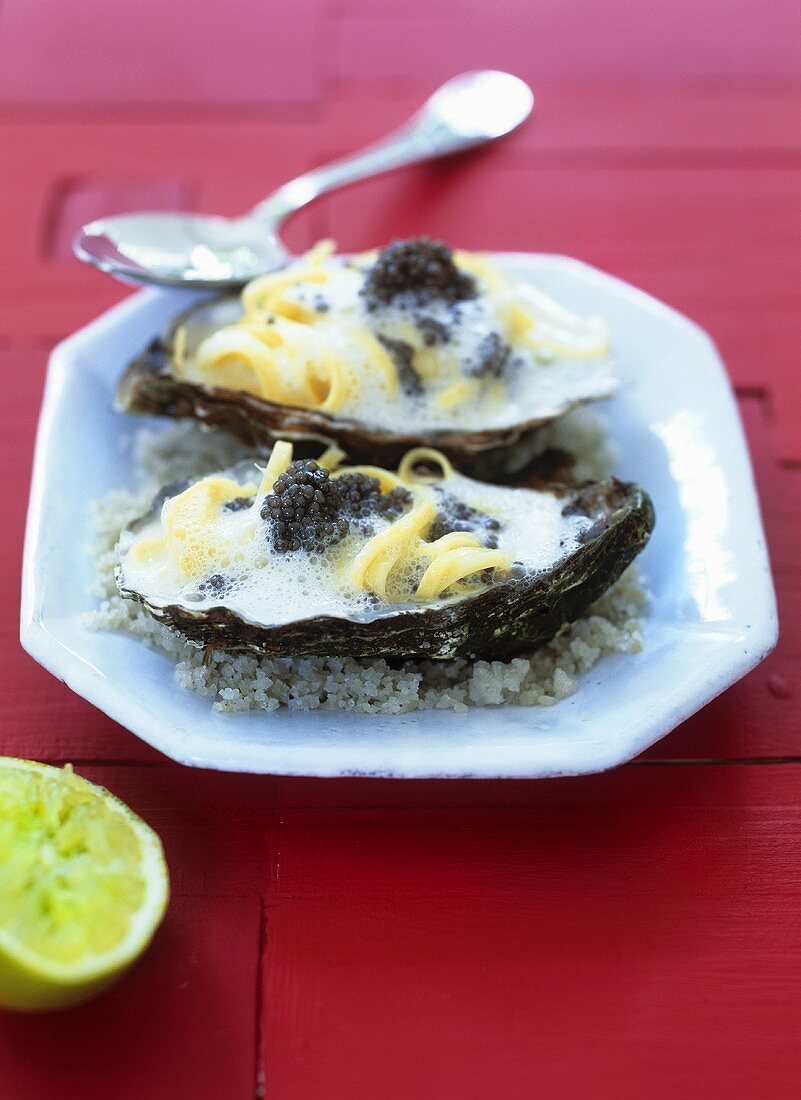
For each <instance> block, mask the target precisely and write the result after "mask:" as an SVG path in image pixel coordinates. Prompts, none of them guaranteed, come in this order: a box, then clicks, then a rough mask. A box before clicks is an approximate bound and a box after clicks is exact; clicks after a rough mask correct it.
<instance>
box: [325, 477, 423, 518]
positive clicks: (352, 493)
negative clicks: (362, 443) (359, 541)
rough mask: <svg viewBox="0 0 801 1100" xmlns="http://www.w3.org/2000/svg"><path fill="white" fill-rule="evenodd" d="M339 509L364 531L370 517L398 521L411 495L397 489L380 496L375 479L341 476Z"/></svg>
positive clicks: (339, 479) (338, 480)
mask: <svg viewBox="0 0 801 1100" xmlns="http://www.w3.org/2000/svg"><path fill="white" fill-rule="evenodd" d="M336 485H337V487H338V489H339V494H340V499H341V501H342V509H343V511H344V512H345V513H346V514H347V515H348V517H349V518H350V519H351V520H352V521H353V522H354V523H355V524H356V525H357V526H358V527H361V528H364V527H366V526H367V525H368V524H369V522H370V519H371V518H372V517H373V516H376V515H378V516H383V517H384V518H385V519H390V520H392V519H397V517H398V516H399V515H400V514H401V512H404V511H405V510H406V509H407V508H408V507H409V505H410V504H411V503H412V494H411V493H410V492H409V490H408V489H404V488H403V487H402V486H400V485H398V486H397V487H396V488H394V489H390V491H389V492H388V493H382V492H381V484H380V482H379V480H378V478H377V477H370V475H369V474H360V473H356V474H340V476H339V477H338V478H337V479H336Z"/></svg>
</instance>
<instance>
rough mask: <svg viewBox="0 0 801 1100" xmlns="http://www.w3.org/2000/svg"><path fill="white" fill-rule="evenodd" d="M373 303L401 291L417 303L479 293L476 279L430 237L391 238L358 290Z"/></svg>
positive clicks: (456, 299) (386, 300) (390, 298)
mask: <svg viewBox="0 0 801 1100" xmlns="http://www.w3.org/2000/svg"><path fill="white" fill-rule="evenodd" d="M361 293H362V294H363V296H364V298H365V299H366V300H367V302H368V303H373V305H374V306H378V305H379V304H383V305H388V304H389V303H390V302H392V301H393V300H395V299H396V298H398V297H399V296H401V295H403V296H404V297H407V298H410V299H412V300H413V301H414V302H415V303H416V304H417V305H421V306H422V305H427V304H428V303H429V302H431V301H432V300H434V299H438V300H439V301H444V302H449V303H454V302H463V301H467V300H468V299H470V298H475V297H476V296H477V295H478V287H477V285H476V281H475V279H474V278H473V277H472V276H471V275H468V274H467V273H466V272H463V271H460V270H459V268H458V267H457V266H456V264H455V262H454V259H453V252H452V250H451V249H450V248H448V247H447V246H446V245H444V244H441V243H440V242H439V241H432V240H431V239H430V238H429V237H418V238H417V239H415V240H408V241H394V242H393V243H392V244H391V245H389V246H388V247H387V248H385V249H383V250H382V251H381V252H380V253H379V255H378V259H377V260H376V262H375V263H374V264H373V266H372V267H371V268H370V270H369V271H368V273H367V276H366V278H365V281H364V287H363V289H362V292H361Z"/></svg>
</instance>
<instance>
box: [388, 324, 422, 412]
mask: <svg viewBox="0 0 801 1100" xmlns="http://www.w3.org/2000/svg"><path fill="white" fill-rule="evenodd" d="M378 341H379V343H380V344H382V345H383V346H384V348H385V349H386V351H387V353H388V354H389V357H390V359H391V360H392V362H393V363H394V364H395V370H396V371H397V374H398V381H399V382H400V384H401V389H402V390H403V392H404V393H408V394H409V395H410V396H412V397H414V396H416V395H417V394H420V393H422V392H423V383H422V382H421V380H420V375H419V374H418V373H417V371H416V370H415V369H414V364H413V363H412V359H413V358H414V348H413V347H412V345H411V344H407V343H406V341H405V340H393V339H392V338H391V337H390V336H381V335H380V334H378Z"/></svg>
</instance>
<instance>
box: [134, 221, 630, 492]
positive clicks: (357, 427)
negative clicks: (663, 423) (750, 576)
mask: <svg viewBox="0 0 801 1100" xmlns="http://www.w3.org/2000/svg"><path fill="white" fill-rule="evenodd" d="M423 243H424V244H425V243H426V242H423ZM412 244H416V245H417V246H419V245H420V242H407V245H412ZM427 246H431V247H434V246H433V245H432V243H431V242H428V243H427ZM392 247H397V246H391V247H390V249H386V250H385V251H384V252H383V253H381V254H380V257H379V261H375V259H374V257H372V258H371V257H368V258H363V259H361V260H358V259H357V260H355V261H351V262H348V263H345V262H343V261H335V260H333V259H330V258H325V260H324V261H323V263H322V265H320V264H319V263H318V266H317V267H316V268H314V273H315V277H316V278H317V277H319V278H320V279H325V280H327V281H326V282H322V283H320V284H319V287H318V289H315V286H317V285H318V284H313V283H309V282H308V281H307V282H303V279H304V278H307V277H308V274H309V272H308V269H306V268H302V267H301V266H300V265H296V266H297V270H298V272H299V274H298V280H299V281H298V282H297V284H296V285H290V286H289V289H288V290H287V289H286V287H285V286H284V285H283V283H282V287H283V289H282V294H283V297H282V298H280V300H276V299H275V296H273V298H270V299H268V300H267V305H269V307H270V309H275V310H278V311H279V312H278V313H277V314H270V313H269V311H267V306H265V309H264V310H261V311H259V310H258V309H255V307H253V309H255V312H254V311H251V312H250V313H249V314H248V315H247V316H248V317H251V318H253V317H259V318H261V321H262V333H264V332H266V331H267V330H266V329H265V326H264V322H265V320H266V323H268V324H270V325H272V328H271V329H270V330H269V333H268V335H269V334H270V333H276V332H278V331H279V329H280V328H281V326H282V325H283V326H285V328H286V327H289V328H292V329H293V332H295V333H296V331H297V329H298V323H297V317H303V318H305V320H304V321H303V324H304V325H308V327H309V330H310V332H311V329H312V327H313V329H314V339H311V341H310V342H307V344H304V345H303V350H302V352H299V353H297V354H296V355H295V362H297V359H298V355H301V357H302V358H303V361H304V363H307V362H310V361H316V362H317V363H324V362H325V360H326V356H328V355H333V354H334V353H336V355H337V356H338V357H339V358H344V360H345V361H346V362H348V360H349V357H350V360H351V361H352V360H353V356H354V355H356V356H357V357H358V355H360V354H361V355H366V357H367V359H368V360H369V359H372V362H373V363H375V362H376V361H378V360H380V361H381V362H383V363H385V366H386V365H388V369H389V370H391V371H392V372H393V374H394V375H395V377H396V381H394V382H393V385H394V386H395V389H394V390H393V391H392V392H391V393H390V392H388V391H387V392H385V391H384V390H382V389H381V386H380V385H378V387H377V388H376V386H375V385H374V386H373V388H372V389H371V388H370V385H365V386H364V388H363V389H362V390H361V391H359V390H358V387H357V388H356V391H355V392H357V394H358V396H354V397H353V398H352V399H348V400H345V401H344V403H340V404H339V406H338V407H337V408H331V407H329V406H330V405H331V402H329V401H325V402H323V407H320V405H319V403H318V405H317V407H312V406H314V404H315V403H314V401H311V402H309V401H308V400H306V399H305V398H304V397H303V396H294V397H293V396H292V394H291V393H289V391H287V392H288V393H289V395H288V396H286V397H285V399H282V400H277V399H275V397H274V396H273V397H271V398H268V397H266V396H265V395H264V389H263V388H262V390H261V391H260V392H259V393H257V392H255V390H256V388H257V387H255V386H254V387H251V391H250V392H249V391H248V388H247V386H245V387H244V388H243V387H242V386H241V385H232V384H231V377H232V375H231V372H230V371H229V372H228V374H227V375H226V374H225V372H223V373H222V374H220V373H219V372H218V373H216V374H212V376H211V377H212V378H213V380H214V381H213V384H212V381H210V377H209V374H208V373H206V374H203V373H202V372H199V371H198V370H197V369H195V366H194V364H195V361H196V357H197V352H198V349H201V348H206V347H208V343H209V338H210V337H212V338H213V339H214V338H218V337H219V336H220V330H225V331H226V332H230V331H231V329H230V326H232V325H236V323H237V322H238V320H239V319H240V318H241V317H242V308H243V307H242V306H241V304H240V300H239V299H237V298H234V297H222V298H217V299H213V300H206V301H204V302H201V303H200V304H197V305H195V306H193V307H192V308H191V309H189V310H187V311H186V312H185V313H183V314H181V316H179V317H177V318H176V319H175V320H174V321H173V322H172V324H171V325H169V326H168V328H167V330H166V331H165V332H164V333H163V334H162V335H161V336H159V337H157V338H156V339H154V340H153V341H152V342H151V343H150V344H149V345H148V347H147V348H146V349H145V350H144V352H143V353H142V354H141V355H140V356H138V357H137V358H136V359H135V360H134V361H133V362H132V363H131V364H130V365H129V366H128V368H127V370H126V372H125V374H124V375H123V377H122V379H121V381H120V384H119V387H118V391H117V407H118V408H119V409H121V410H122V411H125V412H134V413H146V414H154V415H160V416H172V417H195V418H196V419H198V420H199V421H201V422H202V423H203V424H205V425H207V426H209V427H215V428H221V429H223V430H225V431H227V432H229V433H231V434H233V435H235V436H237V437H238V438H239V439H241V440H243V441H244V442H245V443H247V444H250V445H254V446H257V447H260V448H261V447H269V446H270V445H271V444H272V443H273V442H274V441H275V440H276V439H277V438H284V439H292V440H295V441H296V442H301V441H305V442H306V444H307V445H310V446H307V451H306V453H309V454H313V453H315V446H316V447H317V449H318V450H319V447H320V446H321V445H322V446H326V445H328V444H330V443H337V444H338V445H339V446H341V447H342V448H343V449H344V450H345V451H346V452H347V454H349V455H350V456H351V457H352V458H353V459H354V460H356V461H371V462H378V463H381V464H382V465H388V466H391V465H395V464H396V463H397V462H398V461H399V460H400V458H401V457H402V456H403V454H404V453H405V452H406V451H407V450H409V449H410V448H413V447H418V446H431V447H436V448H437V449H439V450H441V451H442V452H443V453H444V454H446V455H447V456H448V457H449V458H450V459H451V460H452V461H453V462H454V463H455V464H456V465H457V466H458V467H459V468H460V469H461V470H463V471H464V472H466V473H475V474H476V475H477V476H481V477H483V478H489V479H497V478H502V477H503V476H505V475H507V474H510V473H514V472H516V471H519V470H520V469H522V468H524V467H525V466H526V464H527V463H528V462H529V460H530V459H531V458H532V457H533V456H534V455H535V454H536V453H537V452H538V450H539V447H540V444H539V439H538V435H539V429H540V428H541V427H542V426H543V425H544V424H547V423H549V422H550V421H552V420H554V419H556V418H558V417H560V416H562V415H564V414H565V413H567V412H569V411H570V410H571V409H573V408H575V407H576V406H577V405H580V404H583V403H585V402H588V401H593V400H597V399H600V398H603V397H607V396H609V395H610V394H611V393H612V392H614V389H615V388H616V380H615V378H614V371H613V364H612V360H611V357H610V356H609V355H608V353H607V351H606V350H605V347H606V345H605V340H606V335H605V328H604V326H603V323H602V322H599V321H592V320H590V321H582V320H581V319H579V318H576V317H573V316H572V315H570V314H569V313H567V311H564V310H562V309H561V307H558V306H557V305H556V304H555V303H551V302H550V301H549V300H548V299H546V298H545V297H544V296H543V295H541V294H539V292H538V291H536V290H534V288H532V287H529V286H528V285H527V284H523V283H520V282H514V281H511V280H506V281H505V282H500V283H499V286H500V289H494V285H495V284H494V283H492V280H496V281H497V280H501V279H502V276H501V275H500V273H499V272H498V271H497V270H495V269H494V268H491V267H490V265H489V264H488V263H486V262H485V261H480V262H479V260H478V259H477V258H476V257H471V256H470V255H469V254H455V257H456V260H458V261H459V263H461V264H462V265H463V268H464V270H462V269H460V274H459V278H460V279H462V281H463V283H467V284H468V289H467V290H465V287H464V285H462V287H461V294H462V298H461V299H459V300H456V301H453V300H449V299H447V297H442V296H440V297H438V296H437V295H438V294H439V295H443V294H444V291H442V289H441V288H440V289H436V290H434V291H430V293H429V292H427V293H428V297H425V296H424V295H422V292H420V291H419V290H416V291H412V290H407V291H403V290H401V291H398V292H396V293H395V297H394V298H393V297H392V296H391V294H390V295H386V294H385V296H384V298H381V299H378V298H370V297H369V295H368V296H366V295H365V291H366V289H369V285H370V284H369V278H370V275H371V272H374V271H375V270H376V268H377V267H378V266H379V263H380V261H381V258H382V257H385V256H386V255H387V254H388V253H390V252H391V248H392ZM437 247H438V248H440V249H441V248H442V246H437ZM446 252H447V254H448V255H451V254H450V252H449V251H447V250H446ZM482 265H483V266H482ZM485 268H486V269H487V272H488V273H487V275H486V277H484V276H483V275H481V274H480V273H481V272H483V271H484V269H485ZM396 269H397V265H396V268H395V269H393V270H396ZM472 270H475V271H477V272H479V274H478V275H476V277H475V279H474V278H473V276H472V275H471V274H469V273H470V271H472ZM291 271H292V269H290V275H291ZM413 274H414V272H413ZM267 278H270V277H267ZM482 280H483V281H482ZM471 281H472V284H473V286H474V288H475V290H474V292H473V293H472V296H470V291H469V284H470V282H471ZM258 282H259V280H256V283H258ZM253 288H254V284H251V287H250V288H246V290H245V294H244V295H243V301H250V302H251V303H252V302H253V301H257V302H258V297H257V293H258V291H257V289H256V290H254V289H253ZM248 293H250V298H249V299H248V298H246V297H245V295H247V294H248ZM465 294H467V295H468V296H467V298H465V297H464V295H465ZM323 295H326V297H325V298H324V297H323ZM452 297H453V295H452ZM385 299H386V300H385ZM521 303H522V304H521ZM282 309H283V310H284V313H283V314H282V313H281V312H280V311H281V310H282ZM516 310H517V312H515V311H516ZM296 315H297V316H296ZM521 317H522V318H523V320H522V321H521ZM532 317H533V318H535V319H536V320H535V322H534V323H533V327H532V325H531V324H530V322H531V320H532ZM293 326H294V328H293ZM337 326H340V328H339V329H338V328H337ZM526 326H529V328H531V331H535V330H536V332H537V333H540V332H542V336H539V335H538V336H537V337H536V339H535V337H533V336H529V335H526V332H527V331H528V330H527V328H526ZM571 326H572V328H571ZM518 330H519V332H520V334H519V335H518V336H517V337H515V336H513V335H510V333H511V332H518ZM560 332H562V333H564V332H566V333H568V336H567V337H566V339H568V342H569V341H570V340H574V341H576V343H575V346H574V347H573V349H572V351H570V354H566V353H563V350H564V349H563V350H561V351H560V350H559V349H560V343H559V340H558V337H559V333H560ZM343 333H344V335H343ZM348 333H350V334H351V335H353V339H351V340H350V342H348V340H349V336H348ZM410 334H411V335H410ZM548 334H550V337H551V338H550V340H548ZM247 338H248V339H250V336H248V337H247ZM365 340H367V341H368V344H367V345H365ZM537 340H541V341H544V342H543V343H540V344H537V343H536V341H537ZM315 341H316V342H315ZM343 341H344V343H343ZM593 344H594V350H593ZM365 346H366V347H367V348H368V350H367V352H365V350H364V348H365ZM554 348H556V349H557V350H556V352H554V350H553V349H554ZM332 349H333V351H332ZM354 349H355V351H354ZM360 349H361V350H360ZM549 349H550V350H549ZM588 349H589V350H588ZM446 361H447V364H448V370H449V371H450V374H448V372H447V371H446V370H445V368H444V367H443V366H442V364H443V363H446ZM432 364H433V366H432ZM454 364H456V367H454ZM292 365H293V364H291V363H289V364H288V361H287V360H286V359H281V358H280V357H277V358H276V363H275V366H276V370H277V373H278V376H280V377H281V378H283V379H286V378H288V377H289V376H290V375H291V373H292V371H291V370H290V369H288V368H289V366H292ZM359 369H361V366H359ZM454 370H456V372H457V373H456V374H454V373H453V372H454ZM374 373H375V372H374ZM457 376H458V381H457V382H454V378H456V377H457ZM363 381H364V378H363V377H362V382H363ZM367 381H368V382H371V379H368V380H367ZM460 385H461V386H462V388H463V390H464V392H465V393H466V395H467V396H466V397H464V398H458V400H457V404H456V405H454V406H450V405H447V401H448V400H453V395H454V393H455V392H457V391H458V390H459V386H460ZM351 388H353V387H351ZM268 392H269V391H268ZM441 402H446V404H445V405H443V408H442V409H440V403H441ZM460 402H461V403H460ZM304 405H305V407H304Z"/></svg>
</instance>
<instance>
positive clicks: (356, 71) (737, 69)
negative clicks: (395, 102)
mask: <svg viewBox="0 0 801 1100" xmlns="http://www.w3.org/2000/svg"><path fill="white" fill-rule="evenodd" d="M356 10H357V12H358V14H354V15H350V14H349V11H348V8H347V6H346V7H344V10H343V15H342V17H341V21H340V22H339V24H338V26H337V28H336V31H337V33H336V34H335V35H334V46H335V48H334V51H333V53H332V58H331V64H332V68H333V71H334V73H335V74H336V75H338V76H342V77H364V78H371V79H377V78H381V79H383V78H387V77H391V78H396V79H397V78H400V77H403V78H408V77H412V78H414V77H419V76H421V75H425V76H426V77H432V78H437V79H438V78H440V77H442V78H445V77H447V76H449V75H451V74H452V73H454V72H458V71H460V70H462V69H474V68H487V67H492V68H506V69H509V70H510V71H512V72H516V73H518V74H519V75H520V76H523V77H526V78H529V79H531V80H536V79H538V78H543V77H545V78H561V79H565V78H567V79H578V80H582V81H586V82H588V83H591V82H598V81H606V82H608V83H614V82H615V81H619V80H621V79H623V80H625V79H631V78H636V79H639V80H642V81H644V82H646V83H647V82H649V81H653V80H655V79H669V80H672V81H675V82H679V81H681V80H687V79H701V80H709V79H721V78H728V79H730V80H737V81H738V82H740V83H742V82H744V81H747V80H749V79H752V80H753V79H768V80H782V79H783V80H788V79H793V80H798V79H799V77H801V55H800V54H799V51H798V41H799V34H801V19H799V12H798V8H797V6H796V5H795V4H794V3H793V2H792V0H765V2H763V3H762V4H761V5H760V8H759V17H758V18H757V17H756V13H755V10H754V7H753V4H751V3H750V0H729V2H728V3H727V4H726V8H725V14H723V13H722V12H721V9H720V7H719V6H718V5H717V4H715V3H711V2H707V3H702V4H698V3H693V2H692V0H682V2H681V3H677V4H670V5H649V6H647V7H644V6H643V5H642V4H641V3H639V2H638V0H613V2H606V3H599V4H595V5H592V6H588V5H587V4H585V3H583V2H582V0H545V2H541V3H538V4H537V5H532V4H530V3H527V2H526V0H506V2H505V3H504V4H503V5H498V6H497V7H496V8H495V9H494V10H492V12H490V11H489V10H488V8H487V6H486V4H482V3H480V0H474V2H469V0H468V2H464V3H461V4H458V5H456V4H453V3H451V4H449V6H448V9H447V10H445V11H443V10H442V9H441V8H440V7H439V6H438V5H437V6H434V5H431V6H429V7H428V8H427V9H425V10H424V11H421V9H420V7H415V8H412V9H411V11H410V12H408V13H407V12H405V11H403V10H400V11H399V10H397V9H391V10H389V9H387V7H386V6H384V7H383V10H382V11H378V12H377V11H376V10H375V6H373V8H372V9H371V11H370V12H369V13H366V14H361V10H360V8H357V9H356Z"/></svg>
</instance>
